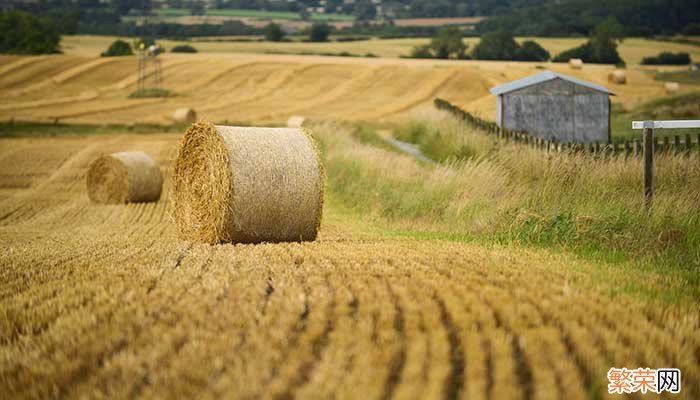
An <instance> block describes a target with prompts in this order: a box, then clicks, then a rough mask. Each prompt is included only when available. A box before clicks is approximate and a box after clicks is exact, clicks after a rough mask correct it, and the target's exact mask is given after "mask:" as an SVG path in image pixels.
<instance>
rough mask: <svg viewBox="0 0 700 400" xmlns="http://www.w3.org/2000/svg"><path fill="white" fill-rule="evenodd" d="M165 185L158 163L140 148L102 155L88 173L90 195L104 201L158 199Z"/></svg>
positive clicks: (98, 200) (112, 202)
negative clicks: (139, 149)
mask: <svg viewBox="0 0 700 400" xmlns="http://www.w3.org/2000/svg"><path fill="white" fill-rule="evenodd" d="M162 187H163V176H162V175H161V173H160V169H159V168H158V164H156V162H155V161H153V159H152V158H151V157H149V156H148V155H147V154H146V153H143V152H141V151H129V152H123V153H114V154H109V155H106V156H102V157H100V158H98V159H97V160H95V161H93V163H92V164H91V165H90V169H89V170H88V174H87V191H88V197H89V198H90V200H92V201H94V202H96V203H101V204H123V203H141V202H150V201H158V199H159V198H160V192H161V189H162Z"/></svg>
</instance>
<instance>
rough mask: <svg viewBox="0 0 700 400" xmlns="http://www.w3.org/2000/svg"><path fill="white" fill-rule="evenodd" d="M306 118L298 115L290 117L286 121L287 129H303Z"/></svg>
mask: <svg viewBox="0 0 700 400" xmlns="http://www.w3.org/2000/svg"><path fill="white" fill-rule="evenodd" d="M305 122H306V118H304V117H302V116H300V115H292V116H291V117H289V119H288V120H287V128H303V127H304V123H305Z"/></svg>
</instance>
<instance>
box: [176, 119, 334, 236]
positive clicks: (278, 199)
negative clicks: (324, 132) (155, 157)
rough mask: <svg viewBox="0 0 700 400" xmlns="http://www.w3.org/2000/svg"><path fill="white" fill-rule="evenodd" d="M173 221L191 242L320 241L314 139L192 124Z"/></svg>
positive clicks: (319, 172)
mask: <svg viewBox="0 0 700 400" xmlns="http://www.w3.org/2000/svg"><path fill="white" fill-rule="evenodd" d="M174 179H175V182H174V194H173V201H174V207H173V208H174V217H175V221H176V223H177V227H178V235H179V236H180V238H181V239H183V240H187V241H196V242H205V243H210V244H216V243H261V242H296V241H311V240H315V239H316V236H317V234H318V229H319V226H320V224H321V216H322V213H323V190H324V173H323V167H322V164H321V161H320V158H319V156H318V151H317V149H316V147H315V144H314V141H313V139H312V137H311V136H310V134H309V132H308V131H306V130H304V129H290V128H240V127H228V126H215V125H213V124H211V123H207V122H199V123H196V124H194V125H192V126H191V127H190V128H189V129H188V130H187V133H186V134H185V137H184V139H183V142H182V146H181V148H180V152H179V154H178V158H177V160H176V163H175V178H174Z"/></svg>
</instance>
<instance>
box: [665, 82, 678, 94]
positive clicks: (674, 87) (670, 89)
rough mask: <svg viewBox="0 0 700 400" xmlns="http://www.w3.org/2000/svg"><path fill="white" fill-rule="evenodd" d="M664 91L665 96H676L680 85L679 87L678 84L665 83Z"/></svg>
mask: <svg viewBox="0 0 700 400" xmlns="http://www.w3.org/2000/svg"><path fill="white" fill-rule="evenodd" d="M664 89H665V90H666V94H676V93H678V91H679V90H681V85H679V84H678V82H666V85H664Z"/></svg>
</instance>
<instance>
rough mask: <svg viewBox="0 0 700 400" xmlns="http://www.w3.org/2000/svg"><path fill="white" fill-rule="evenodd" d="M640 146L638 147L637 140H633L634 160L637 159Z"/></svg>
mask: <svg viewBox="0 0 700 400" xmlns="http://www.w3.org/2000/svg"><path fill="white" fill-rule="evenodd" d="M640 147H641V146H640V145H639V139H634V154H633V155H634V158H637V157H639V148H640Z"/></svg>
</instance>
